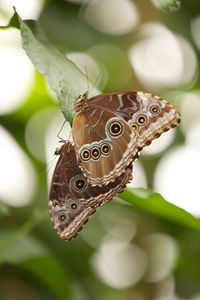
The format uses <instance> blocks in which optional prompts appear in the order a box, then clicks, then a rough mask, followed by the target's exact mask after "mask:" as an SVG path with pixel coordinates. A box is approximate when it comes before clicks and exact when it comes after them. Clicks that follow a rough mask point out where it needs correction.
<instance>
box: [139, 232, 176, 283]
mask: <svg viewBox="0 0 200 300" xmlns="http://www.w3.org/2000/svg"><path fill="white" fill-rule="evenodd" d="M142 245H143V247H144V249H145V252H146V255H147V258H148V267H147V272H146V274H145V280H146V281H148V282H159V281H161V280H164V279H166V278H167V277H168V276H169V275H170V274H171V273H172V271H173V268H174V266H175V263H176V259H177V255H178V249H177V244H176V241H175V240H174V239H173V238H172V237H170V236H168V235H166V234H162V233H153V234H151V235H148V236H147V237H145V238H144V239H143V240H142Z"/></svg>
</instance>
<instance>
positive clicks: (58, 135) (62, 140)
mask: <svg viewBox="0 0 200 300" xmlns="http://www.w3.org/2000/svg"><path fill="white" fill-rule="evenodd" d="M66 122H67V120H65V121H64V122H63V124H62V127H61V129H60V130H59V132H58V134H57V138H59V139H60V141H61V142H65V140H64V139H63V138H62V137H61V136H60V133H61V131H62V130H63V127H64V126H65V123H66Z"/></svg>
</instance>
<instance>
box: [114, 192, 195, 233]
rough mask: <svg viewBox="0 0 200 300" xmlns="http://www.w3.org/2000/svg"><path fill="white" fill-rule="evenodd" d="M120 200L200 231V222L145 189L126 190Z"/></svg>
mask: <svg viewBox="0 0 200 300" xmlns="http://www.w3.org/2000/svg"><path fill="white" fill-rule="evenodd" d="M120 198H121V199H123V200H125V201H127V202H129V203H131V204H133V205H134V206H136V207H138V208H141V209H143V210H145V211H147V212H149V213H151V214H154V215H156V216H159V217H161V218H163V219H166V220H168V221H172V222H174V223H177V224H180V225H183V226H186V227H188V228H190V229H195V230H198V231H200V220H199V219H197V218H195V217H194V216H192V215H191V214H190V213H188V212H187V211H185V210H184V209H182V208H180V207H178V206H176V205H174V204H172V203H170V202H168V201H166V200H165V199H164V198H163V197H162V196H161V195H160V194H158V193H154V192H152V191H150V190H145V189H126V190H125V191H124V192H123V193H122V194H120Z"/></svg>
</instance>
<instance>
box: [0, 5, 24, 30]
mask: <svg viewBox="0 0 200 300" xmlns="http://www.w3.org/2000/svg"><path fill="white" fill-rule="evenodd" d="M13 9H14V14H13V16H12V18H11V19H10V22H9V23H8V25H6V26H0V29H9V28H11V27H14V28H17V29H19V28H20V24H19V17H18V15H17V13H16V10H15V7H13Z"/></svg>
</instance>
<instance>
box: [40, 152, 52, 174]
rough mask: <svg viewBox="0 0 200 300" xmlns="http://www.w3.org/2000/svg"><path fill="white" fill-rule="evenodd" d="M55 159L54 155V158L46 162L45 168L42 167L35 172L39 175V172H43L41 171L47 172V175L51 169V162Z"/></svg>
mask: <svg viewBox="0 0 200 300" xmlns="http://www.w3.org/2000/svg"><path fill="white" fill-rule="evenodd" d="M55 159H56V155H55V156H54V158H53V159H52V160H51V161H50V162H48V163H47V164H46V166H44V167H42V168H40V169H38V170H37V172H38V173H40V172H43V171H45V170H47V174H48V173H49V170H50V169H51V167H52V164H53V162H54V161H55Z"/></svg>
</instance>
